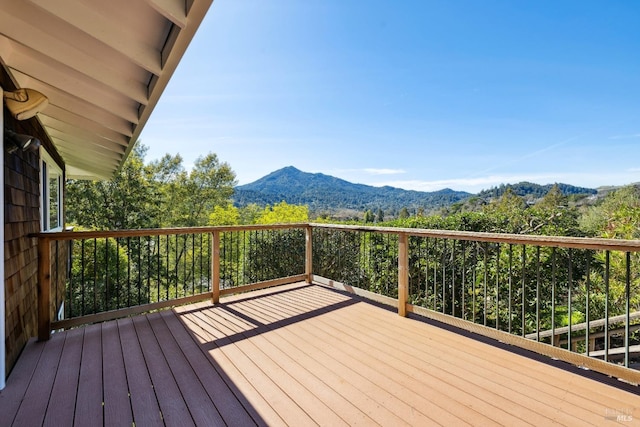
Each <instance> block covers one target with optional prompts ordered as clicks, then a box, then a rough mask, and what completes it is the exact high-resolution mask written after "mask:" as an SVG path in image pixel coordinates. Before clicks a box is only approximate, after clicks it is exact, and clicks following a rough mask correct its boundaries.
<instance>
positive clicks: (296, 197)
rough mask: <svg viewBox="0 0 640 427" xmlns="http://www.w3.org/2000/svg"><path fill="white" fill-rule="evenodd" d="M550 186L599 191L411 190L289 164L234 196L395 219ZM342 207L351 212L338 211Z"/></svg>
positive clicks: (527, 196)
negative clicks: (473, 191) (361, 181)
mask: <svg viewBox="0 0 640 427" xmlns="http://www.w3.org/2000/svg"><path fill="white" fill-rule="evenodd" d="M554 186H555V187H557V188H558V189H559V190H560V192H561V193H562V195H564V196H571V197H572V198H573V199H575V200H577V199H580V198H585V197H588V196H593V195H595V194H597V193H598V191H597V190H595V189H592V188H583V187H576V186H573V185H568V184H547V185H539V184H534V183H531V182H520V183H517V184H503V185H500V186H499V187H494V188H491V189H488V190H483V191H481V192H480V193H478V194H477V195H473V194H471V193H467V192H464V191H454V190H451V189H448V188H446V189H443V190H440V191H434V192H422V191H409V190H403V189H399V188H393V187H373V186H369V185H363V184H353V183H351V182H348V181H345V180H342V179H339V178H336V177H333V176H329V175H324V174H321V173H315V174H314V173H307V172H302V171H300V170H298V169H296V168H295V167H293V166H289V167H286V168H283V169H279V170H277V171H275V172H272V173H270V174H269V175H267V176H265V177H263V178H260V179H259V180H257V181H255V182H252V183H250V184H245V185H241V186H237V187H236V188H235V193H234V196H233V200H234V205H235V206H237V207H244V206H248V205H251V204H257V205H259V206H266V205H273V204H276V203H280V202H282V201H284V202H286V203H288V204H295V205H306V206H308V207H309V211H310V213H311V215H312V216H315V215H319V214H328V215H329V216H331V217H334V218H338V219H345V218H348V217H353V216H356V215H360V214H361V213H362V212H367V211H369V212H371V213H376V212H381V213H382V214H383V217H386V218H395V217H400V216H407V215H412V214H414V215H415V214H421V215H427V214H431V213H437V212H441V213H447V212H456V211H459V210H464V211H469V210H471V211H473V210H477V209H478V207H479V206H482V205H484V204H486V203H489V202H490V201H491V200H494V199H498V198H500V197H502V195H504V193H505V192H506V191H507V190H510V191H512V192H513V193H514V194H516V195H518V196H520V197H523V198H524V200H525V202H527V203H529V204H531V203H535V201H537V200H539V199H541V198H542V197H544V196H545V195H546V194H547V193H548V192H549V191H550V190H551V188H553V187H554ZM341 211H342V212H345V211H346V212H347V213H349V214H347V215H344V214H343V215H340V214H339V212H341Z"/></svg>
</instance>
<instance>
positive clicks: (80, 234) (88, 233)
mask: <svg viewBox="0 0 640 427" xmlns="http://www.w3.org/2000/svg"><path fill="white" fill-rule="evenodd" d="M309 226H310V224H308V223H292V224H268V225H260V224H257V225H256V224H254V225H224V226H207V227H167V228H138V229H128V230H79V231H43V232H40V233H33V234H31V235H30V237H34V238H46V239H52V240H79V239H93V238H105V237H148V236H166V235H174V234H199V233H213V232H216V231H217V232H227V231H228V232H233V231H259V230H283V229H303V228H308V227H309Z"/></svg>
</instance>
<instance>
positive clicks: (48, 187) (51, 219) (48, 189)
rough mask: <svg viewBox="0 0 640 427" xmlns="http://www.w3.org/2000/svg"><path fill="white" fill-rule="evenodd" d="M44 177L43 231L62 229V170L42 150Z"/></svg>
mask: <svg viewBox="0 0 640 427" xmlns="http://www.w3.org/2000/svg"><path fill="white" fill-rule="evenodd" d="M40 154H41V165H40V170H41V172H42V176H41V178H40V190H41V191H40V194H41V195H42V199H41V209H40V215H41V217H40V219H41V221H42V230H43V231H49V230H55V229H59V228H62V184H63V183H62V169H60V168H59V167H58V165H56V163H55V162H54V161H53V159H51V157H50V156H49V155H48V154H47V153H46V151H44V150H40Z"/></svg>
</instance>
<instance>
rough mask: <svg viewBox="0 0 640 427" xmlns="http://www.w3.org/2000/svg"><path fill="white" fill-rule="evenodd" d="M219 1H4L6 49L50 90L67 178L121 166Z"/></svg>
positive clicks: (50, 118) (48, 126)
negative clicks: (190, 44) (191, 43)
mask: <svg viewBox="0 0 640 427" xmlns="http://www.w3.org/2000/svg"><path fill="white" fill-rule="evenodd" d="M212 1H213V0H108V1H105V0H20V1H13V0H10V1H3V2H1V3H0V58H1V59H2V63H4V66H5V67H6V68H7V69H8V71H9V73H10V74H11V76H12V78H13V79H14V83H16V85H17V86H18V87H30V88H33V89H36V90H38V91H40V92H42V93H43V94H44V95H46V96H47V97H48V98H49V103H50V104H49V106H48V107H47V108H46V109H45V110H44V111H43V112H41V113H40V114H39V115H38V117H39V119H40V122H41V123H42V125H43V127H44V129H45V131H46V132H47V134H48V135H49V137H50V138H51V141H52V142H53V143H54V145H55V146H56V148H57V149H58V151H59V152H60V155H61V156H62V158H63V159H64V161H65V164H66V166H67V176H68V177H69V178H79V179H108V178H110V177H111V176H113V174H114V172H116V171H117V170H118V168H119V167H120V166H121V165H122V163H123V162H124V160H125V159H126V157H127V155H128V154H129V152H130V151H131V149H132V148H133V144H134V143H135V141H136V140H137V138H138V137H139V135H140V133H141V132H142V128H143V127H144V125H145V123H146V122H147V120H148V118H149V116H150V114H151V112H152V111H153V108H154V107H155V105H156V103H157V102H158V99H159V98H160V95H161V94H162V91H163V90H164V88H165V87H166V85H167V83H168V81H169V79H170V78H171V76H172V74H173V72H174V71H175V69H176V67H177V65H178V63H179V61H180V59H181V58H182V56H183V54H184V52H185V50H186V49H187V46H188V45H189V43H190V42H191V39H192V38H193V36H194V34H195V32H196V30H197V28H198V26H199V25H200V23H201V22H202V19H203V18H204V15H205V14H206V12H207V10H208V9H209V7H210V5H211V3H212Z"/></svg>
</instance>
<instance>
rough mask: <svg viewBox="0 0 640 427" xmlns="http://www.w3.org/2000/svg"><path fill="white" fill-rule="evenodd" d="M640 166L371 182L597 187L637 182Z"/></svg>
mask: <svg viewBox="0 0 640 427" xmlns="http://www.w3.org/2000/svg"><path fill="white" fill-rule="evenodd" d="M638 172H640V169H638V170H629V171H626V172H622V173H611V174H606V173H605V174H587V173H584V174H581V173H545V174H522V175H487V176H482V177H471V178H451V179H442V180H435V181H422V180H395V181H385V182H375V183H369V185H373V186H376V187H378V186H380V187H381V186H385V185H388V186H391V187H396V188H403V189H406V190H416V191H438V190H442V189H444V188H450V189H453V190H456V191H468V192H470V193H477V192H479V191H482V190H486V189H489V188H491V187H495V186H499V185H501V184H516V183H518V182H523V181H527V182H534V183H536V184H541V185H545V184H553V183H557V182H562V183H565V184H571V185H577V186H583V187H588V188H596V187H599V186H601V185H626V184H630V183H632V182H637V181H638V179H639V178H640V177H638V176H637V174H638Z"/></svg>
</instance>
